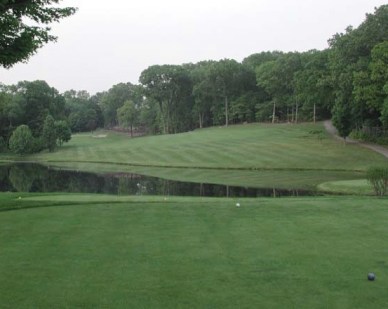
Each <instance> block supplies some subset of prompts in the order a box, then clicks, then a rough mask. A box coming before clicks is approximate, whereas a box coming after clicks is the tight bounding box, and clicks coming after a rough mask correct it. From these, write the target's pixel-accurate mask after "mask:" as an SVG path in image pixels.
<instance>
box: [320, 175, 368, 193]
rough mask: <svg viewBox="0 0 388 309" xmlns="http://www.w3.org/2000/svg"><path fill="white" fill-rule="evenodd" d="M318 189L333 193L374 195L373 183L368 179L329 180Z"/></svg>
mask: <svg viewBox="0 0 388 309" xmlns="http://www.w3.org/2000/svg"><path fill="white" fill-rule="evenodd" d="M318 189H319V190H320V191H323V192H327V193H331V194H353V195H374V194H375V192H374V191H373V187H372V185H371V184H370V183H369V182H368V181H367V180H366V179H353V180H337V181H328V182H324V183H321V184H319V185H318Z"/></svg>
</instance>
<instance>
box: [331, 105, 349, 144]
mask: <svg viewBox="0 0 388 309" xmlns="http://www.w3.org/2000/svg"><path fill="white" fill-rule="evenodd" d="M332 114H333V118H332V121H333V125H334V126H335V127H336V128H337V130H338V133H339V135H340V136H341V137H342V138H344V139H345V140H346V137H347V136H349V134H350V132H352V130H353V128H354V122H353V119H352V115H351V112H350V108H349V106H345V105H344V104H342V103H338V102H337V103H336V104H335V105H334V107H333V111H332Z"/></svg>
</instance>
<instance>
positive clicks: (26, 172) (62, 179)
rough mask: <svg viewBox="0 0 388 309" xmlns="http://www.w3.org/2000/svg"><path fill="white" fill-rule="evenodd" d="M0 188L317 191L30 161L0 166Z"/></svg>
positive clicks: (243, 193) (236, 193) (255, 193)
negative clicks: (89, 169)
mask: <svg viewBox="0 0 388 309" xmlns="http://www.w3.org/2000/svg"><path fill="white" fill-rule="evenodd" d="M0 191H3V192H4V191H17V192H69V193H104V194H115V195H162V196H170V195H177V196H213V197H259V196H271V197H279V196H301V195H316V192H314V191H311V190H310V191H308V190H285V189H276V188H261V189H258V188H244V187H232V186H224V185H214V184H204V183H191V182H180V181H172V180H166V179H162V178H157V177H148V176H143V175H138V174H131V173H114V174H94V173H87V172H78V171H69V170H61V169H54V168H51V167H49V166H44V165H39V164H32V163H18V164H11V165H3V166H0Z"/></svg>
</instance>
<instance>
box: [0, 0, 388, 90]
mask: <svg viewBox="0 0 388 309" xmlns="http://www.w3.org/2000/svg"><path fill="white" fill-rule="evenodd" d="M385 2H386V1H383V0H321V1H316V0H238V1H236V0H229V1H226V0H186V1H184V0H163V1H162V0H138V1H133V0H110V1H106V0H80V1H76V0H64V1H63V2H62V4H63V5H65V6H75V7H78V8H79V10H78V12H77V13H76V14H75V15H74V16H72V17H70V18H67V19H64V20H62V21H61V22H60V23H59V24H55V25H53V27H52V29H53V34H55V35H57V36H58V42H57V43H50V44H48V45H46V46H45V47H43V48H42V49H40V50H39V51H38V53H37V54H36V55H34V56H33V57H31V59H30V60H29V61H28V63H26V64H24V63H22V64H17V65H15V66H14V67H12V68H11V69H8V70H5V69H2V68H0V82H3V83H4V84H15V83H17V82H18V81H21V80H30V81H32V80H37V79H40V80H45V81H47V82H48V83H49V84H50V86H53V87H55V88H57V89H58V90H59V91H60V92H63V91H65V90H69V89H75V90H87V91H89V92H90V93H91V94H94V93H95V92H98V91H103V90H108V89H109V88H110V87H111V86H112V85H114V84H117V83H120V82H131V83H138V79H139V76H140V73H141V72H142V71H143V70H144V69H146V68H147V67H149V66H150V65H154V64H182V63H188V62H193V63H195V62H198V61H201V60H210V59H213V60H219V59H223V58H232V59H236V60H237V61H241V60H243V59H244V58H245V57H247V56H249V55H251V54H253V53H257V52H261V51H267V50H271V51H272V50H281V51H306V50H309V49H320V50H321V49H324V48H326V47H327V46H328V45H327V40H328V39H329V38H331V36H332V35H334V34H335V33H337V32H344V29H345V28H346V27H347V26H348V25H352V26H354V27H357V26H358V25H359V24H360V23H361V22H362V21H363V20H364V19H365V14H366V13H373V12H374V8H375V7H378V6H380V5H383V4H386V3H385Z"/></svg>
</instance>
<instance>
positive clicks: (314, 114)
mask: <svg viewBox="0 0 388 309" xmlns="http://www.w3.org/2000/svg"><path fill="white" fill-rule="evenodd" d="M315 117H316V106H315V103H314V113H313V122H314V124H315V120H316V118H315Z"/></svg>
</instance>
